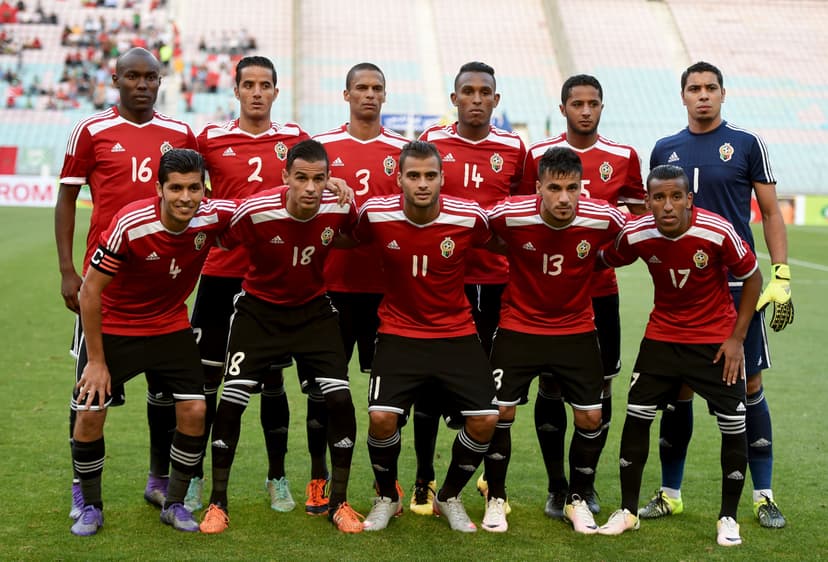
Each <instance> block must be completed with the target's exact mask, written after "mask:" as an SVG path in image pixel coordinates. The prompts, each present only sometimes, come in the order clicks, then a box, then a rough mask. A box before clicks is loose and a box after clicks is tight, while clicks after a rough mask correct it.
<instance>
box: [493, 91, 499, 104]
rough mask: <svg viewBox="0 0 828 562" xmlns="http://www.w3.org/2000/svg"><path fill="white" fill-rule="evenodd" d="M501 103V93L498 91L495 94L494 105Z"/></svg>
mask: <svg viewBox="0 0 828 562" xmlns="http://www.w3.org/2000/svg"><path fill="white" fill-rule="evenodd" d="M499 103H500V94H499V93H497V94H495V95H494V106H495V107H497V104H499Z"/></svg>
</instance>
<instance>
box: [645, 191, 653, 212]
mask: <svg viewBox="0 0 828 562" xmlns="http://www.w3.org/2000/svg"><path fill="white" fill-rule="evenodd" d="M644 206H645V207H646V208H647V211H652V210H653V208H652V206H651V205H650V194H649V193H647V194H646V195H644Z"/></svg>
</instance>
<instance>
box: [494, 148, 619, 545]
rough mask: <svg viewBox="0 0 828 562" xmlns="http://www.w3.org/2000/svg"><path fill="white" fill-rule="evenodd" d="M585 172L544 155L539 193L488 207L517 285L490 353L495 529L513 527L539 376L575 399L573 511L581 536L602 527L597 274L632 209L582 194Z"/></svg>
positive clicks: (509, 289) (564, 154) (571, 154)
mask: <svg viewBox="0 0 828 562" xmlns="http://www.w3.org/2000/svg"><path fill="white" fill-rule="evenodd" d="M581 173H582V164H581V160H580V159H579V157H578V154H577V153H576V152H575V151H574V150H572V149H570V148H567V147H563V146H557V147H554V148H551V149H549V150H548V151H547V152H546V153H544V155H543V156H542V157H541V158H540V160H539V161H538V176H539V178H540V179H539V180H538V182H537V187H536V189H537V195H535V196H521V197H513V198H510V199H508V200H506V201H505V202H503V203H501V204H499V205H497V206H496V207H495V208H494V209H492V210H491V211H490V212H489V221H490V223H491V227H492V230H493V231H494V233H495V234H497V235H498V236H499V237H500V238H502V239H503V241H505V243H506V247H507V248H508V251H509V283H508V284H507V285H506V291H505V293H504V296H503V311H502V313H501V317H500V326H499V327H498V330H497V335H496V337H495V340H494V346H493V348H492V358H491V363H492V368H493V369H494V374H495V380H496V381H498V390H497V402H498V405H499V407H500V421H499V422H498V424H497V429H496V430H495V433H494V436H493V437H492V442H491V444H490V445H489V450H488V452H487V453H486V457H485V461H484V462H485V469H486V476H487V479H488V485H489V489H488V498H487V504H486V516H485V518H484V519H483V529H485V530H487V531H492V532H503V531H506V530H507V528H508V524H507V522H506V513H505V502H506V470H507V468H508V465H509V459H510V457H511V449H512V446H511V432H510V428H511V426H512V424H513V423H514V420H515V414H516V413H517V405H518V404H522V403H526V401H527V398H528V393H529V385H530V384H531V382H532V379H534V378H535V377H536V376H537V375H538V373H545V374H547V375H551V376H553V377H554V378H555V382H556V384H557V385H559V386H560V388H561V389H562V390H563V394H564V396H566V399H567V400H568V401H569V403H570V404H571V405H572V411H573V417H574V424H575V433H574V435H573V437H572V444H571V447H570V450H569V468H570V474H571V475H572V483H571V485H570V487H569V491H568V495H565V497H566V503H565V506H564V513H565V516H566V518H567V519H568V520H569V521H571V522H572V526H573V527H574V529H575V531H577V532H579V533H586V534H594V533H596V532H597V530H598V527H597V525H596V524H595V520H594V519H593V517H592V512H591V511H590V509H589V507H588V505H587V503H586V500H585V498H586V497H587V495H588V494H589V493H591V492H592V487H593V483H594V481H595V467H596V466H597V464H598V458H599V456H600V455H601V439H600V435H601V387H602V385H603V382H602V381H603V375H604V369H603V368H602V365H601V349H600V346H599V343H598V337H597V334H596V329H595V323H594V321H593V312H592V299H590V293H591V287H590V283H589V280H590V279H591V278H592V277H593V270H594V268H595V260H596V258H597V255H598V248H600V247H601V246H602V245H604V244H608V243H610V242H611V241H612V240H613V239H614V238H615V237H616V236H617V235H618V233H619V232H620V231H621V228H622V227H623V225H624V215H623V214H622V213H621V212H620V211H619V210H618V209H616V208H615V207H613V206H611V205H609V204H607V203H606V202H604V201H592V200H589V199H582V200H579V197H580V194H581Z"/></svg>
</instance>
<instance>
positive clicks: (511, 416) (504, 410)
mask: <svg viewBox="0 0 828 562" xmlns="http://www.w3.org/2000/svg"><path fill="white" fill-rule="evenodd" d="M498 411H499V413H500V419H501V420H503V421H506V420H511V421H514V420H515V415H516V414H517V406H499V407H498Z"/></svg>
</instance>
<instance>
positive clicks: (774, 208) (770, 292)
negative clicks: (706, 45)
mask: <svg viewBox="0 0 828 562" xmlns="http://www.w3.org/2000/svg"><path fill="white" fill-rule="evenodd" d="M681 98H682V101H683V103H684V106H685V107H686V108H687V122H688V124H687V128H685V129H682V130H681V131H679V132H678V133H676V134H675V135H672V136H669V137H665V138H663V139H660V140H659V141H658V142H657V143H656V145H655V147H654V148H653V152H652V154H651V155H650V168H655V167H656V166H658V165H660V164H674V165H676V166H680V167H681V168H682V169H684V172H685V173H686V174H687V176H688V177H689V178H692V179H691V181H692V189H693V194H694V197H695V204H696V205H698V206H699V207H701V208H702V209H707V210H709V211H713V212H714V213H718V214H720V215H722V216H723V217H724V218H726V219H727V220H728V221H730V222H731V223H732V224H733V226H734V228H735V229H736V232H737V233H739V236H741V237H742V239H743V240H745V241H747V243H748V244H749V245H750V247H751V249H754V242H753V233H752V232H751V230H750V200H751V194H755V195H756V200H757V202H758V203H759V209H760V211H761V213H762V228H763V232H764V236H765V243H766V245H767V247H768V252H769V253H770V258H771V263H772V264H773V269H772V270H773V277H772V278H771V281H770V283H769V284H768V287H767V288H766V289H765V291H764V292H763V293H762V295H761V297H760V298H759V305H758V306H757V310H758V312H757V313H756V314H755V315H754V317H753V320H752V321H751V325H750V329H749V330H748V334H747V338H746V339H745V366H746V367H745V368H746V371H747V439H748V445H749V446H748V464H749V466H750V476H751V478H752V480H753V511H754V514H755V516H756V517H757V518H758V519H759V524H760V525H761V526H763V527H769V528H779V527H784V526H785V517H784V516H783V515H782V512H781V511H780V510H779V508H778V507H777V505H776V503H775V500H774V497H773V490H772V489H771V480H772V476H773V432H772V426H771V418H770V410H769V409H768V403H767V401H766V400H765V393H764V389H763V387H762V370H763V369H767V368H768V367H770V366H771V363H770V356H769V354H768V342H767V332H766V331H765V324H764V313H763V309H764V308H765V307H766V306H767V305H768V304H769V303H771V302H772V303H773V306H774V308H773V317H772V318H771V322H770V324H771V327H772V328H773V329H774V330H776V331H779V330H782V329H784V328H785V326H787V325H788V324H790V323H791V322H793V315H794V311H793V303H792V301H791V287H790V279H791V273H790V269H789V268H788V265H787V261H788V239H787V235H786V233H785V222H784V220H783V218H782V214H781V213H780V211H779V203H778V202H777V199H776V178H775V177H774V176H773V172H772V171H771V166H770V160H769V158H768V151H767V148H766V147H765V143H764V142H763V141H762V139H761V138H760V137H759V136H758V135H756V134H755V133H752V132H750V131H747V130H745V129H741V128H739V127H736V126H735V125H733V124H731V123H728V122H727V121H724V120H723V119H722V114H721V109H722V103H724V100H725V89H724V82H723V78H722V73H721V71H720V70H719V69H718V68H716V67H715V66H713V65H712V64H709V63H706V62H697V63H695V64H693V65H691V66H690V67H688V68H687V70H685V71H684V73H683V74H682V75H681ZM741 290H742V289H741V282H740V281H739V280H738V279H735V280H732V282H731V292H732V293H733V299H734V301H735V302H736V303H737V306H738V303H739V299H740V294H741ZM692 397H693V393H692V391H690V390H689V389H688V388H687V387H685V388H684V389H683V391H682V393H681V395H680V397H679V400H678V401H677V403H676V404H675V409H674V410H672V411H670V410H668V411H665V413H664V415H663V416H662V418H661V435H660V439H659V456H660V457H661V489H660V490H659V492H658V493H657V494H656V496H655V497H654V498H653V499H652V500H651V501H650V502H649V503H648V504H647V505H646V506H645V507H643V508H642V509H641V512H640V515H641V517H644V518H653V517H662V516H665V515H670V514H673V513H675V514H678V513H681V512H682V511H683V509H684V503H683V501H682V498H681V481H682V477H683V475H684V459H685V457H686V455H687V446H688V444H689V442H690V437H691V435H692V433H693V403H692Z"/></svg>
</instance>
